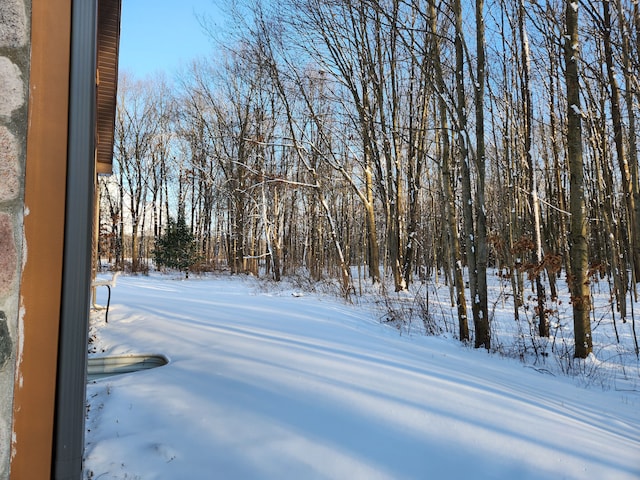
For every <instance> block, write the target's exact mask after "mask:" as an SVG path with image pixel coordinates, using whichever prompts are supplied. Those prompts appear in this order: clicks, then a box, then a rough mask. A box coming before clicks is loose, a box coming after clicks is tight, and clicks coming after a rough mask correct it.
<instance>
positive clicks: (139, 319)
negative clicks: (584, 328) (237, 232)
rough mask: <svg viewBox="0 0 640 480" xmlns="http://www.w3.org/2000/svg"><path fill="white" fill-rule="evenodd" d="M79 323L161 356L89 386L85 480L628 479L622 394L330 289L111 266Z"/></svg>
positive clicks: (638, 469) (633, 444) (629, 426)
mask: <svg viewBox="0 0 640 480" xmlns="http://www.w3.org/2000/svg"><path fill="white" fill-rule="evenodd" d="M104 293H105V292H100V295H104ZM105 296H106V295H105ZM99 300H102V301H104V297H102V296H99ZM91 333H92V335H93V336H94V340H93V343H92V347H93V348H95V349H96V351H97V354H100V355H103V354H123V353H162V354H165V355H166V356H167V357H169V359H170V363H169V364H168V365H166V366H163V367H159V368H155V369H152V370H147V371H140V372H136V373H130V374H124V375H119V376H113V377H109V378H104V379H101V380H98V381H93V382H90V383H89V385H88V387H87V399H88V404H89V408H88V415H87V423H86V427H87V434H86V450H85V472H84V476H85V478H87V479H144V480H147V479H279V480H281V479H329V478H334V479H367V480H369V479H458V478H460V479H470V478H472V479H561V478H566V479H594V480H595V479H636V480H637V479H638V478H640V394H639V393H638V391H637V389H635V388H631V389H627V390H625V391H619V390H615V388H611V389H609V390H606V391H605V390H603V389H602V388H599V387H597V386H594V385H592V386H591V387H589V388H585V387H584V386H579V385H576V381H575V380H574V379H572V378H570V377H565V376H562V375H556V376H553V375H549V374H546V373H543V372H542V370H540V371H538V370H536V369H533V368H528V366H527V365H525V364H523V363H520V362H517V361H515V360H509V359H503V358H499V357H497V356H495V355H488V354H487V353H485V352H483V351H474V350H471V349H469V348H466V347H463V346H461V345H460V344H458V343H457V342H456V341H454V340H447V339H443V338H436V337H427V336H422V335H400V334H399V332H398V330H396V329H393V328H391V327H389V326H386V325H382V324H381V323H379V321H378V320H377V319H376V314H374V312H373V311H372V309H370V308H365V307H362V306H353V305H348V304H345V303H344V302H341V301H340V300H338V299H335V298H331V297H330V296H326V295H319V294H318V295H315V294H313V295H312V294H304V295H298V294H297V291H296V290H293V289H291V288H286V287H284V286H283V287H280V288H279V289H277V290H274V291H271V292H268V291H266V290H265V289H262V288H259V287H258V283H257V281H255V280H252V279H247V278H244V279H243V278H239V277H227V276H220V277H208V278H201V279H190V280H187V281H181V280H177V279H175V278H172V277H169V276H160V275H158V276H155V275H152V276H150V277H120V279H119V280H118V286H117V288H116V289H115V290H114V291H113V296H112V305H111V310H110V313H109V323H108V324H105V323H104V313H103V312H102V313H101V312H94V313H93V314H92V328H91Z"/></svg>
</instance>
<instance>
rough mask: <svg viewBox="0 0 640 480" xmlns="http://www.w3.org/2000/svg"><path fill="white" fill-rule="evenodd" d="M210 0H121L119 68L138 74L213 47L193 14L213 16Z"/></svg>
mask: <svg viewBox="0 0 640 480" xmlns="http://www.w3.org/2000/svg"><path fill="white" fill-rule="evenodd" d="M215 12H216V6H215V5H214V3H213V1H212V0H123V1H122V25H121V32H120V69H121V70H122V71H128V72H132V73H133V74H134V75H135V76H136V77H138V78H144V77H146V76H148V75H151V74H154V73H157V72H159V71H165V72H166V73H167V75H168V76H172V75H173V73H174V72H175V71H176V70H177V69H178V68H179V67H180V66H181V65H188V64H189V62H190V61H191V60H192V59H194V58H198V57H202V56H205V55H207V54H209V53H210V52H211V50H212V47H211V43H210V41H209V38H208V37H207V34H206V33H205V32H204V31H203V29H202V27H201V26H200V24H199V23H198V19H197V18H196V16H198V15H200V16H201V15H203V14H206V15H209V16H212V17H213V16H215Z"/></svg>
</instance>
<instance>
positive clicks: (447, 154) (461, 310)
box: [429, 0, 469, 342]
mask: <svg viewBox="0 0 640 480" xmlns="http://www.w3.org/2000/svg"><path fill="white" fill-rule="evenodd" d="M429 15H430V27H431V34H432V37H433V56H432V62H433V66H434V73H435V77H436V85H437V92H438V110H439V112H440V131H441V133H440V135H439V136H438V137H439V138H440V140H441V145H442V147H441V162H442V163H441V165H442V167H441V172H442V189H443V195H444V203H445V212H446V219H447V238H448V241H449V250H450V257H451V264H452V267H453V272H454V275H453V283H454V286H455V301H456V306H457V310H458V329H459V332H460V341H462V342H466V341H468V340H469V320H468V315H467V300H466V297H465V289H464V278H463V274H462V273H463V268H462V254H461V252H460V236H459V232H458V218H457V214H456V205H455V197H454V194H453V187H452V181H453V179H452V177H453V175H452V173H451V146H450V142H449V124H448V121H447V106H446V101H445V97H444V95H445V83H444V78H443V74H442V65H441V63H440V42H439V37H438V35H437V34H436V32H437V16H436V4H435V0H429Z"/></svg>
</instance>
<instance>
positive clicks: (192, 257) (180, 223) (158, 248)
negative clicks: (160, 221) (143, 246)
mask: <svg viewBox="0 0 640 480" xmlns="http://www.w3.org/2000/svg"><path fill="white" fill-rule="evenodd" d="M154 258H155V262H156V266H158V267H168V268H175V269H176V270H179V271H181V272H184V274H185V277H186V278H189V267H191V266H192V265H193V264H194V263H196V262H197V260H198V253H197V246H196V241H195V237H194V235H193V233H191V230H190V229H189V228H188V227H187V224H186V222H185V219H184V215H178V220H177V221H176V220H174V219H173V218H169V221H168V223H167V229H166V231H165V233H164V234H163V235H162V236H161V237H160V238H158V239H157V240H156V242H155V250H154Z"/></svg>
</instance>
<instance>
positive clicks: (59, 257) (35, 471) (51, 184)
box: [11, 0, 72, 480]
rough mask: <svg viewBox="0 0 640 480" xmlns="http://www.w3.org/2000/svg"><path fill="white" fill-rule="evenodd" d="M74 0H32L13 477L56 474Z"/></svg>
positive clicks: (47, 476) (40, 476)
mask: <svg viewBox="0 0 640 480" xmlns="http://www.w3.org/2000/svg"><path fill="white" fill-rule="evenodd" d="M71 1H72V0H32V2H31V8H32V13H31V72H30V81H29V127H28V132H27V159H26V169H25V219H24V234H25V249H24V251H25V255H26V263H25V265H24V270H23V273H22V281H21V287H20V296H21V307H22V311H23V312H24V313H23V315H22V319H21V322H22V341H23V348H22V352H21V355H20V358H19V359H18V364H17V371H16V382H15V390H14V413H13V415H14V416H13V434H14V443H13V450H12V459H11V478H12V479H13V480H21V479H25V480H27V479H34V478H50V476H51V468H52V466H51V462H52V450H53V423H54V415H55V391H56V365H57V356H58V327H59V322H60V299H61V292H62V261H63V251H64V224H65V190H66V169H67V168H66V167H67V133H68V132H67V130H68V129H67V123H68V106H69V95H68V92H69V59H70V45H71Z"/></svg>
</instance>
